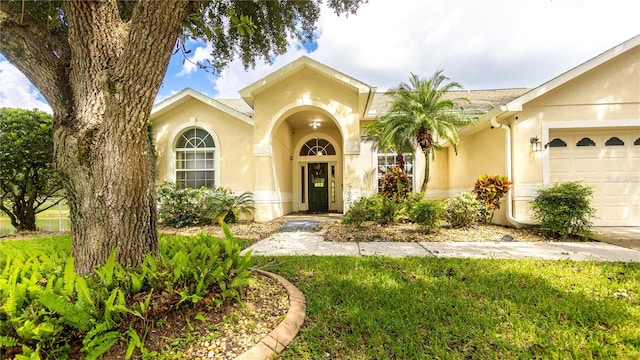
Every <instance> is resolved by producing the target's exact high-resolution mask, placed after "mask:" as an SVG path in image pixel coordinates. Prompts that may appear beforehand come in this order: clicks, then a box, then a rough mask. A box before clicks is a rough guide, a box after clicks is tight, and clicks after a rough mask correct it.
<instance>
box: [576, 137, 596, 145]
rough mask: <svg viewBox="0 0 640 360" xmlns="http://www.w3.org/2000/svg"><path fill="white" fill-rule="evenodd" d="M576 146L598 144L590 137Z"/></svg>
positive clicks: (583, 139)
mask: <svg viewBox="0 0 640 360" xmlns="http://www.w3.org/2000/svg"><path fill="white" fill-rule="evenodd" d="M576 146H596V143H595V142H594V141H593V140H591V139H589V138H588V137H584V138H582V139H580V141H578V142H577V143H576Z"/></svg>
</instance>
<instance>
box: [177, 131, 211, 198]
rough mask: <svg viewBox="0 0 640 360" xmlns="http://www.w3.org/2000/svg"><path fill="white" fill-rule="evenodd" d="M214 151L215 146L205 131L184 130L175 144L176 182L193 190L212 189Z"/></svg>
mask: <svg viewBox="0 0 640 360" xmlns="http://www.w3.org/2000/svg"><path fill="white" fill-rule="evenodd" d="M215 151H216V144H215V142H214V141H213V137H212V136H211V134H209V133H208V132H207V131H206V130H203V129H200V128H190V129H187V130H185V131H184V132H183V133H182V134H180V136H178V140H177V142H176V182H177V183H178V184H180V186H182V187H189V188H194V189H198V188H200V187H203V186H206V187H213V186H214V185H215V163H214V159H215V157H214V156H215Z"/></svg>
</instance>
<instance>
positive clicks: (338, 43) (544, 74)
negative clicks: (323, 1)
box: [215, 0, 640, 97]
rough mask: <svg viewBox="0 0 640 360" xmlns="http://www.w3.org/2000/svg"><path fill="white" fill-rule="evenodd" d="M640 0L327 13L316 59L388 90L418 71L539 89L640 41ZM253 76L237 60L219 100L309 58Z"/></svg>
mask: <svg viewBox="0 0 640 360" xmlns="http://www.w3.org/2000/svg"><path fill="white" fill-rule="evenodd" d="M638 13H640V2H638V1H637V0H615V1H611V2H604V1H600V0H559V1H512V0H488V1H469V0H451V1H446V2H444V1H440V0H402V1H396V2H389V1H388V0H370V1H369V3H367V4H364V5H362V6H361V8H360V10H359V11H358V13H357V15H355V16H353V15H351V16H349V17H345V16H340V17H338V16H336V15H335V14H333V12H332V11H331V10H329V9H323V12H322V15H321V18H320V20H319V23H318V35H319V36H318V40H317V41H318V49H317V50H316V51H315V52H313V53H312V54H309V56H310V57H312V58H314V59H316V60H318V61H320V62H323V63H325V64H327V65H328V66H331V67H333V68H335V69H337V70H339V71H341V72H344V73H346V74H348V75H350V76H353V77H354V78H356V79H358V80H361V81H363V82H365V83H367V84H369V85H372V86H377V87H378V89H379V90H386V89H388V88H389V87H391V86H394V85H397V84H398V83H399V82H401V81H406V79H408V76H409V73H410V72H414V73H417V74H419V75H421V76H428V75H431V74H432V73H433V72H434V71H436V70H438V69H444V73H445V75H447V76H448V77H450V78H451V79H452V80H454V81H457V82H460V83H461V84H463V85H464V86H465V88H469V89H482V88H501V87H535V86H538V85H540V84H542V83H544V82H546V81H548V80H550V79H552V78H553V77H555V76H557V75H560V74H561V73H563V72H565V71H567V70H569V69H571V68H573V67H575V66H577V65H579V64H581V63H583V62H585V61H587V60H588V59H590V58H592V57H594V56H596V55H598V54H599V53H601V52H604V51H606V50H608V49H609V48H611V47H613V46H616V45H618V44H619V43H622V42H623V41H626V40H628V39H630V38H631V37H633V36H635V35H637V34H638V30H640V29H638V26H637V19H636V17H637V14H638ZM290 48H291V49H292V50H291V51H290V52H288V53H287V54H286V55H284V56H281V57H279V58H278V59H277V60H276V61H275V63H274V64H273V66H265V65H258V66H257V67H256V69H255V70H250V71H247V72H245V71H244V69H243V68H242V66H241V65H240V64H239V63H238V62H234V63H233V64H232V65H231V66H230V67H229V68H228V69H226V70H225V71H224V72H223V76H222V77H221V78H220V79H218V80H217V81H216V82H215V86H216V88H217V89H218V91H219V92H220V95H219V97H237V96H238V95H237V92H238V90H240V89H242V88H243V87H245V86H247V85H249V84H251V83H252V82H254V81H256V80H258V79H259V78H261V77H262V76H265V75H267V74H268V73H270V72H272V71H274V70H275V69H277V68H279V67H281V66H283V65H284V64H286V63H288V62H289V61H292V60H294V59H296V58H297V57H299V56H301V55H303V54H304V50H299V49H297V47H296V46H291V47H290Z"/></svg>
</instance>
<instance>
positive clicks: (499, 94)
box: [369, 88, 531, 116]
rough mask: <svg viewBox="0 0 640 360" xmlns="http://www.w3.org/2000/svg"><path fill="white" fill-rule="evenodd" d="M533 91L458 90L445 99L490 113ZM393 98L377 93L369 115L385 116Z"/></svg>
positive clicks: (449, 93)
mask: <svg viewBox="0 0 640 360" xmlns="http://www.w3.org/2000/svg"><path fill="white" fill-rule="evenodd" d="M529 90H531V89H527V88H513V89H492V90H456V91H450V92H448V93H447V94H446V95H445V97H446V98H449V99H457V98H466V99H469V101H471V103H470V104H463V107H464V108H465V109H467V110H482V111H489V110H491V109H492V108H494V107H496V106H498V105H504V104H506V103H508V102H509V101H511V100H513V99H515V98H517V97H519V96H522V95H523V94H525V93H526V92H528V91H529ZM390 103H391V98H390V97H389V96H388V95H385V93H376V96H375V97H374V98H373V103H372V104H371V108H370V111H369V114H370V115H371V116H375V115H380V114H384V113H386V112H387V110H388V108H389V104H390Z"/></svg>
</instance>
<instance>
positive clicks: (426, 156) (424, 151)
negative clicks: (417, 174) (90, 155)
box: [420, 149, 431, 193]
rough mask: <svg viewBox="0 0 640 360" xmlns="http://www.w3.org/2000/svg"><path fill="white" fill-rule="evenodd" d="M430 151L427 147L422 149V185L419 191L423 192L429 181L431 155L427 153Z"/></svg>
mask: <svg viewBox="0 0 640 360" xmlns="http://www.w3.org/2000/svg"><path fill="white" fill-rule="evenodd" d="M430 153H431V151H430V150H429V149H422V154H423V155H424V180H423V181H422V187H420V192H422V193H424V192H426V191H427V183H428V182H429V177H430V176H431V174H430V172H431V156H429V154H430Z"/></svg>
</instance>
